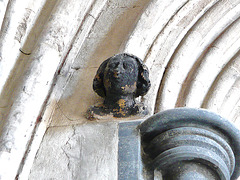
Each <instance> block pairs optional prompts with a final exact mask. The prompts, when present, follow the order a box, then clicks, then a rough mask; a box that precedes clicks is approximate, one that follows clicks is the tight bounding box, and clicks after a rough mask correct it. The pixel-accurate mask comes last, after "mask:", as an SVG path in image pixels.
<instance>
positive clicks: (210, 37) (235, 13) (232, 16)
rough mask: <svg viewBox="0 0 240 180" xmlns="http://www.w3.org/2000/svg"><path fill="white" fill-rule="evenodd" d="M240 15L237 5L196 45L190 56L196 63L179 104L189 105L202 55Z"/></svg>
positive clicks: (181, 92)
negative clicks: (188, 98)
mask: <svg viewBox="0 0 240 180" xmlns="http://www.w3.org/2000/svg"><path fill="white" fill-rule="evenodd" d="M239 16H240V5H237V6H236V7H235V8H234V9H232V10H230V11H229V12H228V13H227V14H226V15H224V17H223V18H222V19H221V20H220V21H218V22H217V23H216V25H215V26H214V27H213V28H212V29H211V30H210V31H209V33H208V34H207V36H205V37H204V38H203V40H202V41H201V42H200V44H199V46H197V47H196V50H195V52H194V53H193V54H192V55H191V56H190V57H188V58H191V59H194V60H195V63H194V65H193V67H192V68H191V70H190V72H189V73H188V74H187V77H186V79H185V80H184V82H183V86H182V88H181V91H180V93H179V99H178V103H177V104H178V105H179V106H185V105H187V96H188V94H189V88H190V83H191V82H192V81H193V79H194V76H193V74H194V73H195V71H197V68H198V67H199V65H200V63H201V60H202V57H203V56H204V55H205V53H206V51H208V47H209V46H210V45H211V44H212V43H213V42H214V41H215V40H216V39H217V38H219V36H220V35H221V34H222V33H223V32H224V31H225V30H226V29H227V28H228V27H229V26H230V25H231V24H232V23H233V22H234V21H235V20H237V19H238V18H239Z"/></svg>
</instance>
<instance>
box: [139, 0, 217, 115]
mask: <svg viewBox="0 0 240 180" xmlns="http://www.w3.org/2000/svg"><path fill="white" fill-rule="evenodd" d="M216 2H217V1H209V2H206V1H197V2H196V1H189V2H188V3H187V4H185V6H183V7H182V8H181V9H180V10H179V11H178V12H177V13H176V14H175V15H174V17H173V18H172V20H171V21H170V22H169V23H168V24H167V26H166V27H165V28H164V30H162V31H161V33H160V34H159V35H158V37H157V40H156V41H155V42H154V43H153V45H152V47H151V49H150V51H149V54H148V56H147V57H146V65H147V66H148V67H149V68H150V72H151V73H150V78H151V79H152V87H151V89H150V92H149V93H148V94H147V95H146V96H145V97H144V99H143V102H144V103H146V104H148V106H149V107H150V109H151V110H150V111H151V112H152V113H153V111H154V106H158V103H161V102H159V101H161V100H159V99H160V98H159V97H157V91H158V89H159V85H160V83H161V81H163V80H162V77H163V74H164V72H165V68H167V64H168V63H169V61H170V59H171V58H172V56H173V55H174V53H175V51H176V50H177V49H178V48H179V46H182V44H181V43H182V40H183V39H184V38H185V36H186V34H187V33H188V32H189V31H190V30H191V28H192V27H193V26H194V24H195V23H197V22H198V21H199V19H201V17H202V16H203V15H204V14H205V13H206V12H207V11H208V10H209V9H211V8H212V6H214V5H215V3H216ZM185 19H188V21H186V20H185ZM176 27H178V28H176ZM156 98H157V100H159V101H158V102H157V105H155V101H156Z"/></svg>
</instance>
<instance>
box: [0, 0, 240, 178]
mask: <svg viewBox="0 0 240 180" xmlns="http://www.w3.org/2000/svg"><path fill="white" fill-rule="evenodd" d="M239 2H240V1H239V0H170V1H165V0H133V1H120V0H90V1H83V0H80V1H76V0H58V1H56V0H39V1H34V0H25V1H24V2H23V1H17V0H11V1H10V0H9V1H8V0H3V1H1V2H0V8H1V11H0V23H1V24H2V26H1V32H0V43H1V44H0V92H1V93H0V95H1V97H0V105H1V106H0V117H1V121H0V169H2V171H1V172H0V179H14V178H15V177H18V179H28V176H29V173H30V176H29V179H44V178H45V179H51V178H55V179H61V178H63V179H85V178H87V179H96V177H97V178H99V179H112V178H113V177H117V170H116V169H117V149H118V148H117V144H118V143H117V141H118V136H117V127H118V125H117V124H118V120H114V121H113V122H111V121H94V122H91V121H88V120H87V119H86V118H85V112H86V110H87V108H88V107H89V106H90V105H93V104H95V103H97V102H100V101H102V99H101V98H99V97H98V96H97V95H96V94H95V93H94V92H93V90H92V79H93V77H94V75H95V73H96V70H97V68H98V66H99V65H100V64H101V62H103V61H104V60H105V59H107V58H108V57H110V56H112V55H114V54H117V53H121V52H128V53H131V54H134V55H136V56H138V57H140V58H141V59H142V60H143V61H144V63H145V64H146V65H147V66H148V68H149V70H150V80H151V84H152V87H151V89H150V91H149V92H148V94H147V95H146V96H144V97H142V98H139V101H141V102H143V103H145V104H146V105H147V106H148V108H149V111H150V112H151V113H150V115H152V114H154V113H156V112H160V111H163V110H166V109H170V108H174V107H184V106H186V107H194V108H206V109H209V110H211V111H214V112H217V113H219V114H220V115H222V116H223V117H225V118H227V119H229V120H230V121H232V122H234V123H235V124H236V125H237V126H238V127H240V118H239V113H240V108H239V107H240V101H239V100H240V94H239V93H238V92H239V87H240V81H239V77H240V67H239V60H240V59H239V49H240V41H239V36H240V33H239V29H240V28H239V26H240V20H239V16H240V4H239ZM122 121H123V122H124V121H125V120H124V119H121V120H120V122H122ZM88 142H89V143H88ZM89 144H90V145H91V146H89ZM77 147H78V148H77ZM91 148H92V150H93V151H91ZM97 150H99V153H97V152H98V151H97ZM79 151H81V152H79ZM105 151H106V152H108V153H105ZM95 152H96V154H95ZM78 162H79V163H80V164H78ZM45 165H46V166H45ZM47 167H51V168H47ZM69 169H70V170H69ZM79 169H80V170H81V172H80V171H78V170H79ZM103 169H105V170H103Z"/></svg>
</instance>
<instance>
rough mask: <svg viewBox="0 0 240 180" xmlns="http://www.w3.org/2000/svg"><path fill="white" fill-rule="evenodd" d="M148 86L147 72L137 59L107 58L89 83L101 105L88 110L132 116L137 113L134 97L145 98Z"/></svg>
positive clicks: (131, 57)
mask: <svg viewBox="0 0 240 180" xmlns="http://www.w3.org/2000/svg"><path fill="white" fill-rule="evenodd" d="M150 85H151V84H150V80H149V72H148V69H147V67H146V66H145V65H144V64H143V62H142V60H141V59H139V58H138V57H136V56H134V55H131V54H127V53H123V54H117V55H115V56H113V57H110V58H108V59H107V60H105V61H104V62H103V63H102V64H101V65H100V67H99V69H98V71H97V74H96V76H95V78H94V80H93V90H94V91H95V92H96V93H97V94H98V95H99V96H101V97H103V98H104V102H103V104H102V105H99V106H94V107H91V108H90V111H92V113H95V114H99V115H106V114H112V115H113V116H114V117H127V116H130V115H135V114H137V113H139V112H140V109H139V108H140V104H136V102H135V98H136V97H138V96H143V95H145V94H146V93H147V91H148V90H149V88H150ZM141 107H143V105H141ZM143 108H144V107H143ZM145 111H146V110H145ZM144 113H146V112H144Z"/></svg>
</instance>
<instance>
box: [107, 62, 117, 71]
mask: <svg viewBox="0 0 240 180" xmlns="http://www.w3.org/2000/svg"><path fill="white" fill-rule="evenodd" d="M118 65H119V62H113V63H110V64H109V65H108V67H109V68H110V69H115V68H116V67H117V66H118Z"/></svg>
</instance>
